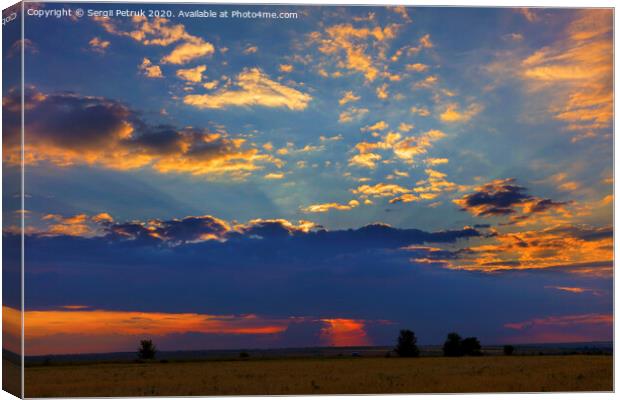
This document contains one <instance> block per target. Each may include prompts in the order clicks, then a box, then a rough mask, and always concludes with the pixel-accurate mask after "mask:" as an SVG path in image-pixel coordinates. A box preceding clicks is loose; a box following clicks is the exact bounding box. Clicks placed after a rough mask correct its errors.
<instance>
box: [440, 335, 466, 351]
mask: <svg viewBox="0 0 620 400" xmlns="http://www.w3.org/2000/svg"><path fill="white" fill-rule="evenodd" d="M443 355H444V356H446V357H460V356H462V355H463V348H462V346H461V336H459V334H458V333H455V332H452V333H449V334H448V338H447V339H446V341H445V343H444V344H443Z"/></svg>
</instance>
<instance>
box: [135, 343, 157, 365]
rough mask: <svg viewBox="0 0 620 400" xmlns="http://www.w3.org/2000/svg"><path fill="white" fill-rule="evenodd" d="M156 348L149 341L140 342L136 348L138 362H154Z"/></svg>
mask: <svg viewBox="0 0 620 400" xmlns="http://www.w3.org/2000/svg"><path fill="white" fill-rule="evenodd" d="M156 353H157V348H156V347H155V345H154V344H153V341H152V340H151V339H145V340H140V347H138V358H139V359H140V360H154V359H155V354H156Z"/></svg>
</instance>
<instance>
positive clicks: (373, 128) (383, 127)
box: [361, 121, 390, 132]
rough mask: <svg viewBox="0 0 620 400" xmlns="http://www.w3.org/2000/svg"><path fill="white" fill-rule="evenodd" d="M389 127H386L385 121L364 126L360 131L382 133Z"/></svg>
mask: <svg viewBox="0 0 620 400" xmlns="http://www.w3.org/2000/svg"><path fill="white" fill-rule="evenodd" d="M389 127H390V125H388V123H387V122H385V121H377V122H376V123H374V124H372V125H368V126H365V127H363V128H362V129H361V131H362V132H372V131H384V130H386V129H387V128H389Z"/></svg>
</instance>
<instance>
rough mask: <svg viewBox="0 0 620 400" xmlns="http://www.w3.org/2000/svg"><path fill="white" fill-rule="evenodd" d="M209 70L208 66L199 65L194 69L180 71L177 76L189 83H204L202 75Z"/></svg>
mask: <svg viewBox="0 0 620 400" xmlns="http://www.w3.org/2000/svg"><path fill="white" fill-rule="evenodd" d="M206 70H207V66H206V65H198V66H196V67H194V68H188V69H179V70H177V72H176V74H177V76H178V77H179V78H181V79H183V80H186V81H189V82H200V81H202V73H203V72H205V71H206Z"/></svg>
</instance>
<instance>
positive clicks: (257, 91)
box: [183, 68, 312, 111]
mask: <svg viewBox="0 0 620 400" xmlns="http://www.w3.org/2000/svg"><path fill="white" fill-rule="evenodd" d="M235 84H236V86H237V87H238V88H237V89H232V90H231V89H228V88H224V89H221V90H219V91H217V92H215V93H212V94H192V95H187V96H185V98H184V99H183V102H184V103H185V104H188V105H191V106H194V107H197V108H225V107H229V106H234V107H244V106H263V107H286V108H289V109H290V110H295V111H299V110H304V109H305V108H306V107H307V106H308V103H309V102H310V100H311V99H312V97H311V96H310V95H309V94H306V93H302V92H300V91H298V90H297V89H293V88H290V87H288V86H284V85H282V84H281V83H278V82H276V81H273V80H271V79H270V78H269V77H268V76H267V75H266V74H265V73H264V72H263V71H261V70H260V69H259V68H250V69H248V68H246V69H244V70H243V71H242V72H241V73H240V74H239V75H238V76H237V81H236V83H235Z"/></svg>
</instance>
